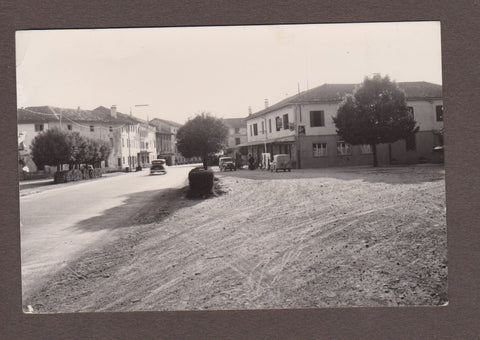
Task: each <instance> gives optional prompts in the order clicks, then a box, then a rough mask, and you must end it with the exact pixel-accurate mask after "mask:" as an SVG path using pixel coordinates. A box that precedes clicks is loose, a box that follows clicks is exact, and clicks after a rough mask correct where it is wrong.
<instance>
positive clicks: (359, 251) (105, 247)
mask: <svg viewBox="0 0 480 340" xmlns="http://www.w3.org/2000/svg"><path fill="white" fill-rule="evenodd" d="M216 176H217V177H218V178H219V181H218V186H219V188H220V192H222V194H220V195H217V196H215V197H212V198H209V199H206V200H188V199H186V198H185V193H186V188H184V189H181V190H169V191H167V192H164V193H162V194H161V195H158V196H156V197H154V198H153V199H152V201H151V202H150V203H149V204H148V205H146V206H144V207H143V208H142V209H141V210H139V211H138V214H135V215H133V216H129V217H128V218H126V220H125V223H123V225H122V226H121V228H120V227H119V229H118V230H116V232H115V233H114V234H112V237H111V239H109V240H108V242H103V243H102V244H99V245H98V247H97V246H93V247H92V248H91V249H90V250H89V251H88V252H85V253H84V254H83V256H81V258H79V259H78V260H77V261H75V262H73V263H70V264H68V266H67V267H66V268H65V269H64V270H61V271H60V272H58V273H57V274H56V275H55V276H54V277H53V278H52V279H51V280H50V282H49V283H48V284H47V285H45V286H44V287H43V288H41V289H39V290H37V291H35V292H33V293H32V294H31V295H30V296H28V297H25V298H24V304H25V306H24V309H25V310H27V305H30V306H31V307H32V308H33V311H34V312H36V313H45V312H47V313H49V312H74V311H85V312H86V311H140V310H204V309H222V310H223V309H264V308H313V307H340V306H342V307H343V306H413V305H417V306H418V305H429V306H431V305H435V306H436V305H443V304H445V303H446V302H447V248H446V241H447V230H446V220H445V181H444V177H445V174H444V169H443V167H441V166H414V167H413V166H412V167H394V168H376V169H374V168H369V167H358V168H335V169H315V170H293V171H292V172H290V173H289V172H285V173H283V172H279V173H270V172H267V171H263V172H262V171H260V170H255V171H249V170H241V171H236V172H227V173H220V172H217V173H216ZM105 218H108V216H106V217H105ZM99 223H101V219H99Z"/></svg>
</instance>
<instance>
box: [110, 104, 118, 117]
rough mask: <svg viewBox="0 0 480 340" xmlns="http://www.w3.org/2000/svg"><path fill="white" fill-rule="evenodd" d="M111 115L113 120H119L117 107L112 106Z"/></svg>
mask: <svg viewBox="0 0 480 340" xmlns="http://www.w3.org/2000/svg"><path fill="white" fill-rule="evenodd" d="M110 115H111V116H112V117H113V118H117V105H112V107H110Z"/></svg>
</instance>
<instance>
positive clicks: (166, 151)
mask: <svg viewBox="0 0 480 340" xmlns="http://www.w3.org/2000/svg"><path fill="white" fill-rule="evenodd" d="M149 123H150V124H151V125H153V126H155V128H156V132H155V138H156V143H157V144H156V145H157V158H163V159H165V160H166V161H167V164H168V165H173V164H177V163H178V162H179V161H180V160H181V159H182V158H183V157H182V155H180V153H179V152H178V150H177V142H176V141H177V130H178V128H180V127H181V124H179V123H177V122H173V121H170V120H165V119H160V118H154V119H152V120H151V121H150V122H149Z"/></svg>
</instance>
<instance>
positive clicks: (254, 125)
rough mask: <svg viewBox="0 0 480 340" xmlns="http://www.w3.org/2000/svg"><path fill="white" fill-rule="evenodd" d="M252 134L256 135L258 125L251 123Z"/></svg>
mask: <svg viewBox="0 0 480 340" xmlns="http://www.w3.org/2000/svg"><path fill="white" fill-rule="evenodd" d="M253 135H254V136H256V135H258V127H257V124H256V123H255V124H253Z"/></svg>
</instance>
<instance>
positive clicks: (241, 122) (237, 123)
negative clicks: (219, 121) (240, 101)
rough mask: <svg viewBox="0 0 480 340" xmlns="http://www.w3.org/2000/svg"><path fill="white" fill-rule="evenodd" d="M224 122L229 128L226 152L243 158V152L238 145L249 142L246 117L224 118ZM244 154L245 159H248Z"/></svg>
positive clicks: (237, 157)
mask: <svg viewBox="0 0 480 340" xmlns="http://www.w3.org/2000/svg"><path fill="white" fill-rule="evenodd" d="M223 123H224V124H225V125H226V126H227V128H228V136H227V140H226V145H225V150H224V153H225V154H226V155H228V156H230V157H232V158H234V159H240V158H242V154H241V153H240V152H239V151H240V150H239V149H238V148H236V146H237V145H240V144H244V143H246V142H247V125H246V121H245V118H224V119H223ZM243 156H244V157H243V158H244V160H246V155H243Z"/></svg>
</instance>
